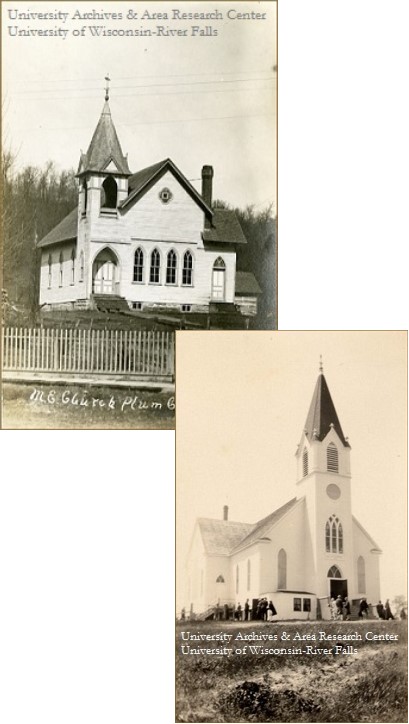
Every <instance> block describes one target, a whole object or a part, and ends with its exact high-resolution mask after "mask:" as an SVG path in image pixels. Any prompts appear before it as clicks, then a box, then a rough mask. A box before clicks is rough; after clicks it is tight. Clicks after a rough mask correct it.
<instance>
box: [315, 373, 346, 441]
mask: <svg viewBox="0 0 409 724" xmlns="http://www.w3.org/2000/svg"><path fill="white" fill-rule="evenodd" d="M320 369H321V367H320ZM331 424H332V425H333V426H334V429H335V430H336V432H337V434H338V436H339V437H340V439H341V441H342V444H343V445H344V446H345V447H350V445H349V443H348V441H347V440H346V439H345V437H344V433H343V432H342V427H341V423H340V421H339V420H338V415H337V413H336V410H335V407H334V403H333V401H332V398H331V395H330V392H329V389H328V385H327V381H326V379H325V377H324V375H323V374H322V373H321V374H320V375H319V377H318V380H317V384H316V385H315V390H314V394H313V396H312V400H311V405H310V409H309V411H308V415H307V421H306V423H305V428H304V431H305V434H306V435H307V437H308V439H309V440H310V441H312V440H314V439H315V440H323V439H324V437H325V436H326V435H327V434H328V433H329V431H330V428H331Z"/></svg>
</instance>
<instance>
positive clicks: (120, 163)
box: [78, 101, 131, 176]
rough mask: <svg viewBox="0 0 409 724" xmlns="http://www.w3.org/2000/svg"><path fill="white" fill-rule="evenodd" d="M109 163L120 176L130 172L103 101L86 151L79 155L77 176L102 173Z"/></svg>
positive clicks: (109, 113) (107, 106)
mask: <svg viewBox="0 0 409 724" xmlns="http://www.w3.org/2000/svg"><path fill="white" fill-rule="evenodd" d="M110 161H113V162H114V164H115V166H116V167H117V169H118V172H119V173H120V174H124V175H126V176H129V174H130V173H131V172H130V170H129V166H128V160H127V158H126V156H124V154H123V153H122V148H121V144H120V143H119V139H118V135H117V132H116V130H115V126H114V124H113V121H112V117H111V110H110V107H109V103H108V101H105V103H104V107H103V109H102V113H101V116H100V119H99V121H98V124H97V127H96V129H95V131H94V135H93V136H92V139H91V143H90V144H89V147H88V151H87V153H83V154H82V155H81V159H80V165H79V168H78V174H79V175H80V174H82V173H85V172H86V171H99V172H102V171H104V170H105V169H106V167H107V166H108V165H109V163H110Z"/></svg>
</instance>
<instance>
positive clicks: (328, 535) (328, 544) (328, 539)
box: [325, 521, 331, 553]
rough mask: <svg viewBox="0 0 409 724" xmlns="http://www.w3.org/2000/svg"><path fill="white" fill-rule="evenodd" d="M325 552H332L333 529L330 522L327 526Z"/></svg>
mask: <svg viewBox="0 0 409 724" xmlns="http://www.w3.org/2000/svg"><path fill="white" fill-rule="evenodd" d="M325 550H326V551H327V553H330V552H331V528H330V527H329V523H328V521H327V522H326V524H325Z"/></svg>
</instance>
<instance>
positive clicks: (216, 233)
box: [202, 209, 247, 244]
mask: <svg viewBox="0 0 409 724" xmlns="http://www.w3.org/2000/svg"><path fill="white" fill-rule="evenodd" d="M202 239H203V241H204V242H206V241H207V242H214V243H217V244H219V243H222V244H247V241H246V237H245V236H244V233H243V229H242V228H241V226H240V222H239V220H238V218H237V216H236V214H235V213H234V211H232V210H230V209H214V210H213V219H212V226H211V227H210V228H209V229H204V231H203V232H202Z"/></svg>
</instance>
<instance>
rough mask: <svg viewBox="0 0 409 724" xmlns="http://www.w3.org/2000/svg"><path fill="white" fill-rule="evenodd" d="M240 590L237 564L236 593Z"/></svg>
mask: <svg viewBox="0 0 409 724" xmlns="http://www.w3.org/2000/svg"><path fill="white" fill-rule="evenodd" d="M238 592H239V567H238V566H236V593H238Z"/></svg>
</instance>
